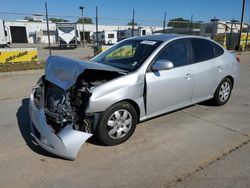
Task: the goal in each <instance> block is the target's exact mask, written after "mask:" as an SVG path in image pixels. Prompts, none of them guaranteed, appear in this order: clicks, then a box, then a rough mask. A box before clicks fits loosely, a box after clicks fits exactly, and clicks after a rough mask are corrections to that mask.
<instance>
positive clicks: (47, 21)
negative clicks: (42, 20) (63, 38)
mask: <svg viewBox="0 0 250 188" xmlns="http://www.w3.org/2000/svg"><path fill="white" fill-rule="evenodd" d="M45 11H46V23H47V33H48V42H49V56H51V46H50V33H49V18H48V8H47V2H45Z"/></svg>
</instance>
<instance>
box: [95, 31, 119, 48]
mask: <svg viewBox="0 0 250 188" xmlns="http://www.w3.org/2000/svg"><path fill="white" fill-rule="evenodd" d="M93 39H94V41H95V42H96V33H93ZM98 41H99V43H101V44H109V45H111V44H115V43H117V31H101V32H98Z"/></svg>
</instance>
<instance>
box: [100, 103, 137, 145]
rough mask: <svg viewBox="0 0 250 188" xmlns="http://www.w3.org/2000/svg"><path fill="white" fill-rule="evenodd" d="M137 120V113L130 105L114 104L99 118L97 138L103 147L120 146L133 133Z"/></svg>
mask: <svg viewBox="0 0 250 188" xmlns="http://www.w3.org/2000/svg"><path fill="white" fill-rule="evenodd" d="M137 118H138V116H137V112H136V110H135V108H134V107H133V106H132V105H131V104H130V103H128V102H120V103H117V104H114V105H113V106H111V107H110V108H108V109H107V110H106V111H105V112H104V113H103V115H102V116H101V118H100V120H99V123H98V127H97V138H98V139H99V140H100V141H101V142H102V143H104V144H105V145H109V146H112V145H118V144H121V143H123V142H125V141H126V140H128V139H129V138H130V136H131V135H132V134H133V133H134V130H135V127H136V124H137Z"/></svg>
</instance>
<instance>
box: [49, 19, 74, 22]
mask: <svg viewBox="0 0 250 188" xmlns="http://www.w3.org/2000/svg"><path fill="white" fill-rule="evenodd" d="M49 21H52V22H53V23H56V22H69V20H65V19H61V18H49Z"/></svg>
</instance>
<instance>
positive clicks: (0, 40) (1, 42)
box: [0, 19, 8, 47]
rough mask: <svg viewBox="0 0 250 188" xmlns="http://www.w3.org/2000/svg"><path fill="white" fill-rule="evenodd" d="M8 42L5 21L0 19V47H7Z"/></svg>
mask: <svg viewBox="0 0 250 188" xmlns="http://www.w3.org/2000/svg"><path fill="white" fill-rule="evenodd" d="M7 44H8V41H7V31H6V30H5V27H4V21H3V20H2V19H0V47H6V46H8V45H7Z"/></svg>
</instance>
